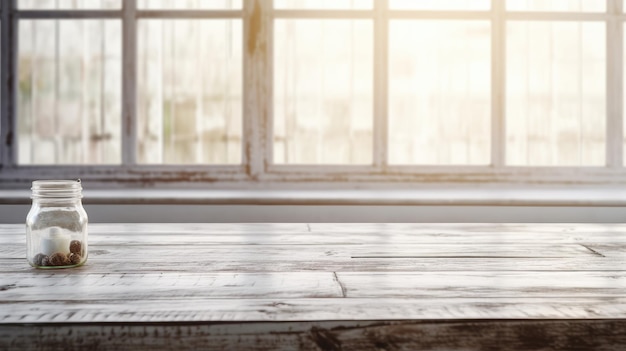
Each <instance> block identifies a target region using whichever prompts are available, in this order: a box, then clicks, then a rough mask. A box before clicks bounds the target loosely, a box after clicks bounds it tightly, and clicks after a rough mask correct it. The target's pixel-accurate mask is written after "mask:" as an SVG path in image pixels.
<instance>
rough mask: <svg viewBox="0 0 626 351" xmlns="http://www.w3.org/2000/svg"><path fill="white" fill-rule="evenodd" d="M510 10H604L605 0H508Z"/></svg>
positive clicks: (507, 5) (507, 4)
mask: <svg viewBox="0 0 626 351" xmlns="http://www.w3.org/2000/svg"><path fill="white" fill-rule="evenodd" d="M506 8H507V10H510V11H557V12H604V11H606V1H605V0H507V2H506Z"/></svg>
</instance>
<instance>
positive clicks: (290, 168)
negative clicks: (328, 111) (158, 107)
mask: <svg viewBox="0 0 626 351" xmlns="http://www.w3.org/2000/svg"><path fill="white" fill-rule="evenodd" d="M17 1H18V0H4V1H1V2H0V18H1V28H0V40H1V44H2V45H1V46H2V50H1V52H0V56H1V57H0V58H1V60H0V65H1V72H0V82H1V88H0V89H1V91H0V94H1V96H2V101H1V105H0V111H1V115H0V140H1V141H2V142H1V143H0V188H2V187H11V186H12V185H13V184H23V183H27V182H30V181H31V180H33V179H46V178H81V179H83V180H85V181H89V182H90V183H92V184H96V185H102V186H104V187H108V186H141V187H143V186H158V185H165V186H167V185H183V186H185V185H189V184H201V185H202V186H204V187H207V188H226V187H227V188H232V187H250V186H252V187H254V186H260V187H265V186H266V185H268V184H277V185H275V187H279V188H280V187H282V186H283V184H296V186H297V185H298V184H304V183H306V184H315V185H323V186H331V187H333V186H337V185H339V186H344V187H346V186H347V187H356V186H358V187H365V188H371V187H380V186H381V185H383V186H385V187H388V186H391V187H404V186H407V185H408V186H411V185H415V184H420V185H423V184H433V183H435V184H467V183H501V184H520V183H521V184H621V183H625V182H626V169H625V168H624V151H623V148H624V143H623V139H624V131H623V125H624V124H623V123H624V122H623V117H622V116H623V110H624V107H623V99H624V97H623V93H622V92H623V84H624V83H623V71H624V68H623V66H624V61H623V57H624V52H623V49H624V48H623V46H624V43H623V39H624V23H625V21H626V14H624V12H623V2H622V0H605V1H606V3H607V10H606V12H605V13H558V12H534V11H533V12H530V11H528V12H507V11H506V9H505V0H491V8H490V9H489V10H486V11H430V10H392V9H390V8H389V6H388V0H373V4H374V5H373V8H372V9H369V10H287V9H274V8H273V0H243V7H242V9H241V10H140V9H138V8H137V0H123V1H122V8H121V9H119V10H19V9H17ZM57 18H59V19H101V18H106V19H119V20H120V21H121V23H122V24H121V25H122V75H123V77H124V79H123V80H122V87H121V89H122V102H121V106H122V116H121V118H122V123H121V124H122V133H121V143H122V148H121V149H122V163H121V164H120V165H52V166H40V165H18V164H17V162H16V159H17V157H16V156H17V143H16V142H15V136H16V133H15V129H16V124H17V123H16V120H17V91H18V90H17V83H18V82H17V79H16V77H17V52H18V47H17V45H18V44H19V43H18V32H17V31H18V25H19V20H20V19H57ZM149 18H164V19H165V18H167V19H192V18H193V19H218V18H219V19H231V18H241V19H242V21H243V35H244V38H243V41H242V43H243V46H244V47H243V54H244V56H243V62H242V65H243V87H244V91H243V92H242V93H243V99H242V103H243V109H242V111H243V116H242V118H243V123H242V124H243V134H242V136H243V144H242V164H240V165H140V164H137V162H136V156H137V155H136V147H135V144H136V141H137V133H136V132H137V105H136V104H137V91H136V89H137V75H136V71H137V22H138V20H141V19H149ZM299 18H316V19H326V18H332V19H354V18H358V19H370V20H372V22H373V28H374V37H373V38H372V39H373V40H374V45H373V47H374V52H373V55H374V75H373V77H374V79H373V82H372V84H373V89H374V91H373V96H374V101H373V106H372V109H373V116H374V121H373V126H374V128H373V150H372V152H373V163H372V164H371V165H290V164H274V163H273V162H272V159H273V124H272V116H273V101H274V99H273V91H272V90H273V79H274V75H273V67H272V66H273V45H272V44H273V37H274V35H273V25H274V19H299ZM392 19H458V20H488V21H490V23H491V28H492V32H491V86H492V91H491V163H490V164H489V165H485V166H474V165H469V166H421V165H389V164H388V162H387V154H388V150H387V147H388V146H387V141H388V93H387V92H388V85H389V82H388V70H387V66H388V65H387V60H388V51H389V50H388V32H389V21H390V20H392ZM525 20H533V21H535V20H536V21H554V20H558V21H599V22H604V23H605V25H606V40H607V45H606V50H607V62H606V92H607V93H606V104H607V109H606V111H607V116H606V118H607V119H606V164H605V165H604V166H598V167H593V166H581V167H557V166H541V167H536V166H507V165H506V163H505V157H506V125H505V122H506V115H505V114H506V91H505V90H506V38H505V37H506V33H505V30H506V23H507V21H525ZM285 186H286V185H285Z"/></svg>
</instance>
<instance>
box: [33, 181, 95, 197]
mask: <svg viewBox="0 0 626 351" xmlns="http://www.w3.org/2000/svg"><path fill="white" fill-rule="evenodd" d="M30 189H31V190H32V191H33V194H32V196H31V198H33V199H40V198H79V199H80V198H82V197H83V195H82V191H83V187H82V185H81V182H80V179H78V180H35V181H34V182H33V186H32V188H30Z"/></svg>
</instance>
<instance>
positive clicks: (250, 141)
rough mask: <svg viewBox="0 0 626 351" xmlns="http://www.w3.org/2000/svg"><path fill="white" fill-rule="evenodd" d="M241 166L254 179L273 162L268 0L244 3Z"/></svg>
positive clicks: (270, 11) (271, 77)
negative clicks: (242, 165)
mask: <svg viewBox="0 0 626 351" xmlns="http://www.w3.org/2000/svg"><path fill="white" fill-rule="evenodd" d="M243 3H244V7H243V33H244V34H243V35H244V40H243V46H244V47H243V87H244V88H243V96H244V98H243V143H244V145H243V158H242V159H243V164H244V165H245V167H246V170H247V173H248V175H249V176H250V177H251V178H253V179H256V178H258V177H259V176H261V175H262V174H263V173H265V171H266V166H267V165H269V164H270V163H272V159H273V148H272V144H273V134H274V133H273V128H272V126H273V124H272V112H273V101H274V99H273V84H274V78H273V69H272V66H273V53H272V51H273V45H272V42H273V40H274V38H273V17H272V11H273V6H274V2H273V1H272V0H254V1H253V0H249V1H244V2H243Z"/></svg>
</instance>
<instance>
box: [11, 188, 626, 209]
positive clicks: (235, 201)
mask: <svg viewBox="0 0 626 351" xmlns="http://www.w3.org/2000/svg"><path fill="white" fill-rule="evenodd" d="M30 202H31V200H30V191H28V190H0V205H10V204H30ZM83 202H84V203H85V204H98V205H109V204H110V205H116V204H125V205H133V204H160V205H163V204H172V205H176V204H181V205H312V206H324V205H364V206H369V205H372V206H605V207H619V206H626V187H623V186H603V187H593V188H591V187H587V188H581V187H576V188H554V187H552V188H548V187H541V188H539V187H534V188H522V187H520V188H503V187H499V188H496V187H489V188H462V187H458V186H457V187H449V188H430V189H409V190H398V189H393V190H386V189H375V190H369V189H368V190H363V189H362V190H334V189H333V190H198V189H185V190H175V189H164V190H156V189H112V190H99V189H98V190H85V191H84V199H83Z"/></svg>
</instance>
